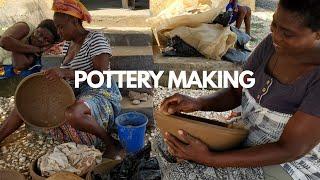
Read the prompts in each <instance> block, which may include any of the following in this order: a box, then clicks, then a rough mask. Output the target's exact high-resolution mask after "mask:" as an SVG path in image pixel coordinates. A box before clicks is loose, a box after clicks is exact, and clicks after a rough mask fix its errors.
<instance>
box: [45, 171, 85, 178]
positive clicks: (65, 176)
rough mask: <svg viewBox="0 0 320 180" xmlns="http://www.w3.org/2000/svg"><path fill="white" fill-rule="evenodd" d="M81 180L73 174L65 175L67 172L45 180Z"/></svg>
mask: <svg viewBox="0 0 320 180" xmlns="http://www.w3.org/2000/svg"><path fill="white" fill-rule="evenodd" d="M61 179H63V180H83V179H82V178H81V177H79V176H77V175H75V174H73V173H67V172H61V173H56V174H54V175H52V176H50V177H48V179H47V180H61Z"/></svg>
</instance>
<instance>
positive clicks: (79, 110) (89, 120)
mask: <svg viewBox="0 0 320 180" xmlns="http://www.w3.org/2000/svg"><path fill="white" fill-rule="evenodd" d="M65 117H66V119H67V122H68V123H69V124H70V125H71V126H72V127H73V128H75V129H77V130H79V131H83V132H87V133H90V134H93V135H95V136H97V137H98V138H100V139H102V140H103V142H104V143H105V144H106V146H107V150H108V152H107V153H106V156H107V157H108V158H115V157H116V156H118V155H122V153H123V152H120V150H121V147H119V145H118V144H117V143H116V141H115V140H114V139H113V138H112V137H111V136H110V135H109V134H108V133H107V132H106V130H105V129H103V128H102V127H101V126H99V124H98V123H97V122H96V120H95V119H93V117H92V115H91V111H90V109H89V108H88V107H87V106H86V105H85V104H84V103H81V102H77V103H75V104H74V105H72V106H70V107H69V108H68V109H67V111H66V112H65Z"/></svg>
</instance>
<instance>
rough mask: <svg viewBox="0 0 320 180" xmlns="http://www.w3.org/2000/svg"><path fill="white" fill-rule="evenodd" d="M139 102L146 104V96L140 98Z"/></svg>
mask: <svg viewBox="0 0 320 180" xmlns="http://www.w3.org/2000/svg"><path fill="white" fill-rule="evenodd" d="M140 101H142V102H147V101H148V96H143V97H142V98H140Z"/></svg>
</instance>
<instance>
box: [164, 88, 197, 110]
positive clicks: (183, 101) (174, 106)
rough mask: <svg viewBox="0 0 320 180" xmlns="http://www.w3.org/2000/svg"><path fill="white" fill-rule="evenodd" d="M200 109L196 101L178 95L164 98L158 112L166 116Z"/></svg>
mask: <svg viewBox="0 0 320 180" xmlns="http://www.w3.org/2000/svg"><path fill="white" fill-rule="evenodd" d="M200 109H201V102H200V101H199V100H198V99H196V98H192V97H190V96H185V95H182V94H178V93H176V94H174V95H173V96H170V97H168V98H166V99H165V100H164V101H163V102H162V104H161V106H160V111H162V112H163V113H164V114H168V115H169V114H174V113H177V112H194V111H199V110H200Z"/></svg>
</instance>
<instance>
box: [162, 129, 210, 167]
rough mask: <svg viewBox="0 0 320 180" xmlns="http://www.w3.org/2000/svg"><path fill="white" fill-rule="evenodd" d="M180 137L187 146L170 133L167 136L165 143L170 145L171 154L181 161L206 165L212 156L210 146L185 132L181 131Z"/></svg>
mask: <svg viewBox="0 0 320 180" xmlns="http://www.w3.org/2000/svg"><path fill="white" fill-rule="evenodd" d="M179 136H180V138H181V139H183V141H185V142H186V143H187V144H185V143H183V142H181V141H180V140H179V139H178V138H176V137H175V136H173V135H171V134H169V133H166V134H165V142H166V144H168V150H169V152H170V154H172V155H173V156H175V157H177V158H179V159H184V160H191V161H195V162H197V163H203V164H204V163H205V160H206V158H208V157H209V156H210V155H211V152H210V150H209V148H208V146H207V145H206V144H204V143H203V142H201V141H200V140H199V139H197V138H194V137H192V136H191V135H190V134H188V133H187V132H185V131H182V130H179Z"/></svg>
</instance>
